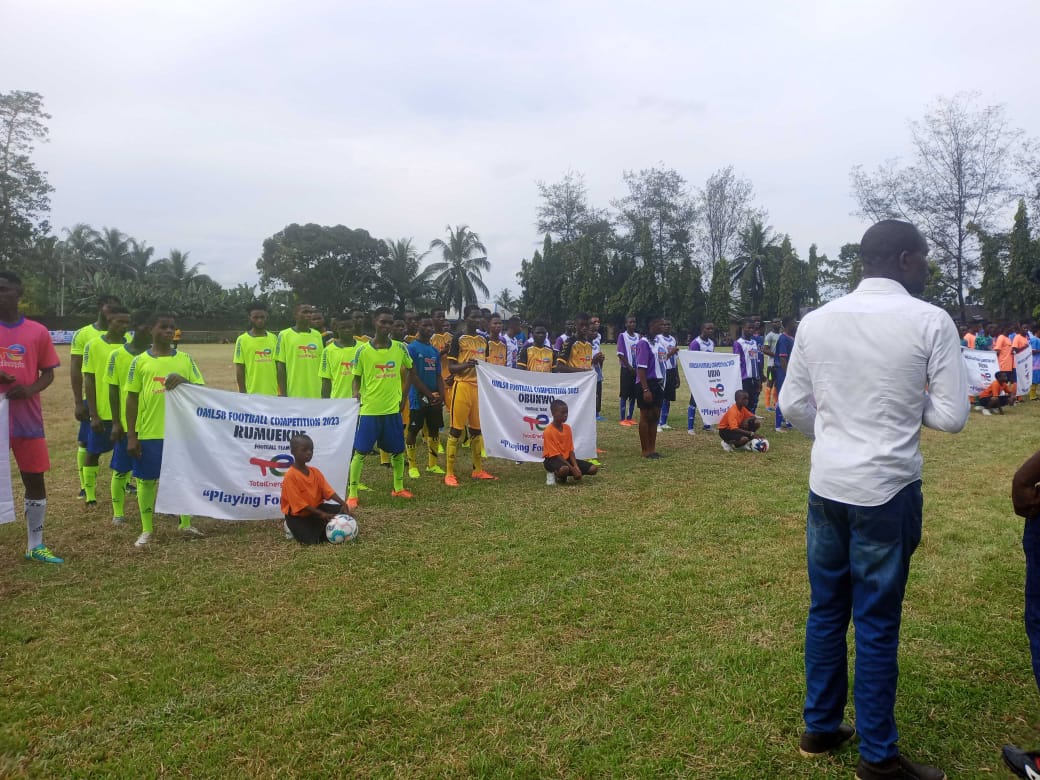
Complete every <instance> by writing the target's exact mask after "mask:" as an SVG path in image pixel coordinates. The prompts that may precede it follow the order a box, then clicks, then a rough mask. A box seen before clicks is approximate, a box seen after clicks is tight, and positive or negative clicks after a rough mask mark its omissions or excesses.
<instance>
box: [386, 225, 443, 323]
mask: <svg viewBox="0 0 1040 780" xmlns="http://www.w3.org/2000/svg"><path fill="white" fill-rule="evenodd" d="M384 243H385V244H386V247H387V255H386V257H385V258H384V259H383V261H382V262H381V263H380V266H379V273H378V276H377V281H376V289H375V295H376V302H377V303H380V304H385V305H387V306H389V307H391V308H393V309H396V310H397V311H398V313H401V314H403V313H404V311H405V309H407V308H409V307H412V308H414V309H416V310H420V309H430V308H432V307H433V305H434V303H435V301H434V298H435V290H434V285H433V281H432V280H431V278H430V277H431V275H432V271H431V269H430V268H429V267H427V268H424V269H422V270H421V271H420V270H419V264H420V263H421V262H422V260H423V258H424V257H426V255H427V254H428V252H423V253H422V254H421V255H420V254H419V251H418V250H417V249H416V248H415V246H414V245H413V243H412V239H411V238H398V239H396V240H393V239H389V238H388V239H386V241H385V242H384Z"/></svg>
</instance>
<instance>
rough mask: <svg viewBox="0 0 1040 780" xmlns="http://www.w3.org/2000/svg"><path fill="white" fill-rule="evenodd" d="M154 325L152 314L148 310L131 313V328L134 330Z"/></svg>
mask: <svg viewBox="0 0 1040 780" xmlns="http://www.w3.org/2000/svg"><path fill="white" fill-rule="evenodd" d="M151 324H152V312H150V311H149V310H148V309H137V310H135V311H133V312H131V313H130V327H131V329H133V330H137V328H143V327H146V326H148V325H151Z"/></svg>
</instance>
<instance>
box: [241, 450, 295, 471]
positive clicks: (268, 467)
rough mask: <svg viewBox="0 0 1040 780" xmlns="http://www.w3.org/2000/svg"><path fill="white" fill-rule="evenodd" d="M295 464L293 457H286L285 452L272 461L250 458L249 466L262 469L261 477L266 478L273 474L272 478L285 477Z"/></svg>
mask: <svg viewBox="0 0 1040 780" xmlns="http://www.w3.org/2000/svg"><path fill="white" fill-rule="evenodd" d="M292 464H293V456H292V455H286V454H285V453H284V452H283V453H282V454H281V455H275V456H274V457H273V458H271V459H270V460H264V459H263V458H250V459H249V465H251V466H256V467H257V468H259V469H260V476H262V477H266V476H267V472H268V471H270V472H271V476H272V477H281V476H284V475H285V472H287V471H288V470H289V469H290V468H291V467H292Z"/></svg>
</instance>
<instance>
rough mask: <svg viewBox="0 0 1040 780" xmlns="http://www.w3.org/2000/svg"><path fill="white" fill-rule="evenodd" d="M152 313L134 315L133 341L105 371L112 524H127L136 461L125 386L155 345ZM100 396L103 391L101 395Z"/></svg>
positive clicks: (114, 355)
mask: <svg viewBox="0 0 1040 780" xmlns="http://www.w3.org/2000/svg"><path fill="white" fill-rule="evenodd" d="M151 316H152V315H151V312H147V311H135V312H134V313H133V314H132V315H131V317H130V327H131V328H133V330H134V337H133V339H131V341H130V343H129V344H124V345H123V346H122V347H119V348H117V349H114V350H112V352H111V353H110V354H109V356H108V365H107V367H106V368H105V377H104V386H105V387H106V388H107V392H108V403H109V407H110V408H111V409H112V441H113V442H114V446H113V448H112V460H111V461H110V462H109V465H110V466H111V467H112V486H111V495H112V523H113V524H115V525H120V524H121V523H123V522H124V521H125V514H124V507H125V504H126V495H127V493H128V492H129V491H128V490H127V483H128V482H129V481H130V472H131V471H132V470H133V468H134V461H133V459H132V458H131V457H130V454H129V453H128V452H127V451H126V382H127V379H129V377H130V364H131V363H133V362H134V358H135V357H137V356H138V355H140V354H141V353H142V352H144V351H145V350H146V349H148V347H150V346H151V345H152V330H151V328H149V327H148V323H149V320H150V319H151ZM99 392H100V391H99Z"/></svg>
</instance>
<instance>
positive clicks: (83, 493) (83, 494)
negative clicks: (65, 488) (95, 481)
mask: <svg viewBox="0 0 1040 780" xmlns="http://www.w3.org/2000/svg"><path fill="white" fill-rule="evenodd" d="M79 497H80V498H84V499H85V498H86V497H87V491H86V490H84V489H83V488H80V489H79Z"/></svg>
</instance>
